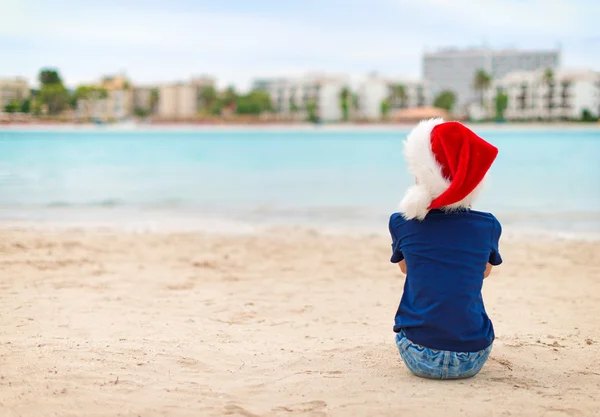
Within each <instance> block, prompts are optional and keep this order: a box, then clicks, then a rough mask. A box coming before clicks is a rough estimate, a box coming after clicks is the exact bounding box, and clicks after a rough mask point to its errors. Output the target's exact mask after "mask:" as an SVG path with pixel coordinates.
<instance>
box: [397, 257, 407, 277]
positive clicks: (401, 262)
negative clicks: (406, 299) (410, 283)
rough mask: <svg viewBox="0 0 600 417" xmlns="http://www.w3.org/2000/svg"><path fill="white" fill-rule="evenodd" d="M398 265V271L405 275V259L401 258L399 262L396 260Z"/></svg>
mask: <svg viewBox="0 0 600 417" xmlns="http://www.w3.org/2000/svg"><path fill="white" fill-rule="evenodd" d="M398 266H399V267H400V271H402V273H403V274H404V275H406V261H405V260H404V259H402V260H401V261H400V262H398Z"/></svg>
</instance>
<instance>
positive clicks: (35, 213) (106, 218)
mask: <svg viewBox="0 0 600 417" xmlns="http://www.w3.org/2000/svg"><path fill="white" fill-rule="evenodd" d="M475 130H476V132H477V133H479V134H480V135H481V136H482V137H484V138H485V139H487V140H488V141H490V142H491V143H493V144H494V145H496V146H497V147H498V148H499V149H500V153H499V156H498V159H497V160H496V162H495V164H494V166H493V167H492V170H491V172H490V178H489V183H488V187H487V189H486V190H485V191H484V192H483V194H482V195H481V197H480V199H479V200H478V202H477V204H476V208H477V209H480V210H487V211H491V212H493V213H494V214H496V216H497V217H498V218H499V219H500V220H501V221H502V222H503V224H504V225H505V227H507V226H508V227H509V228H511V229H513V230H530V231H535V230H537V231H546V232H551V233H582V234H596V235H600V130H591V129H586V130H581V129H571V130H569V129H553V130H545V131H544V130H521V131H520V130H503V129H496V130H489V131H486V130H485V129H477V128H475ZM407 133H408V131H401V130H392V129H390V130H380V129H374V130H372V131H369V130H365V129H360V130H354V131H353V130H350V129H348V130H331V129H318V128H317V129H314V130H295V131H294V130H281V131H275V130H272V129H267V130H255V129H253V130H246V131H244V130H230V131H226V130H200V131H198V130H197V131H192V130H188V131H185V130H131V131H118V130H102V129H101V128H99V129H83V130H82V129H79V130H49V131H33V130H22V131H19V130H0V220H8V221H14V220H25V221H34V222H49V221H56V222H72V223H76V222H83V223H90V222H97V223H106V222H112V223H119V222H121V223H123V224H139V225H144V224H147V225H153V226H154V227H160V226H161V225H164V226H167V225H171V226H177V227H181V228H184V229H186V228H193V227H201V228H217V229H218V228H221V227H232V228H244V227H254V226H257V225H309V226H312V227H330V228H342V229H361V230H372V231H378V230H379V231H385V230H386V227H387V219H388V217H389V215H390V213H392V212H393V211H395V210H396V208H397V204H398V202H399V201H400V199H401V198H402V195H403V193H404V191H405V189H406V188H407V187H408V186H409V185H410V184H411V183H412V178H411V177H410V176H409V175H408V173H407V171H406V166H405V163H404V160H403V158H402V140H403V138H404V137H405V136H406V134H407Z"/></svg>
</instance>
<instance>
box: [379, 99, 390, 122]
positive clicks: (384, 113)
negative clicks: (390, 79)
mask: <svg viewBox="0 0 600 417" xmlns="http://www.w3.org/2000/svg"><path fill="white" fill-rule="evenodd" d="M391 107H392V106H391V104H390V100H389V99H387V98H386V99H385V100H383V101H382V102H381V105H380V108H381V118H382V119H387V117H388V114H389V113H390V109H391Z"/></svg>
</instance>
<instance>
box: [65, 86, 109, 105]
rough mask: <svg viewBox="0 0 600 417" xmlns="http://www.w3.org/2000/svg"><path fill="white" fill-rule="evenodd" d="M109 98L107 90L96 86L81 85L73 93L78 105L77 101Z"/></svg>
mask: <svg viewBox="0 0 600 417" xmlns="http://www.w3.org/2000/svg"><path fill="white" fill-rule="evenodd" d="M107 97H108V91H106V89H105V88H102V87H97V86H95V85H80V86H78V87H77V88H76V89H75V92H74V93H73V99H74V101H75V103H77V100H88V99H90V100H98V99H103V98H107Z"/></svg>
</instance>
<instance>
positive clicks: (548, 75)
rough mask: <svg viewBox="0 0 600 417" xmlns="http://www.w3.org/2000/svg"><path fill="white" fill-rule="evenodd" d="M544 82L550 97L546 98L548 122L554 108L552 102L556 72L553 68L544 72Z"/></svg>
mask: <svg viewBox="0 0 600 417" xmlns="http://www.w3.org/2000/svg"><path fill="white" fill-rule="evenodd" d="M542 81H543V82H544V84H546V86H547V87H548V95H547V96H546V108H547V109H548V120H550V119H551V118H552V108H553V107H554V103H553V101H552V98H553V95H554V71H553V70H552V68H546V70H545V71H544V75H543V76H542Z"/></svg>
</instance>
